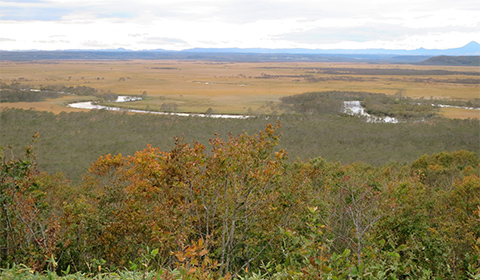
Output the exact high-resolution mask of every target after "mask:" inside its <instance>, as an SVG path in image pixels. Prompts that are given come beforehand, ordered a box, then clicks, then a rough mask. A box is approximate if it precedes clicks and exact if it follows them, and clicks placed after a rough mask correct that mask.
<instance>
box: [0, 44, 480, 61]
mask: <svg viewBox="0 0 480 280" xmlns="http://www.w3.org/2000/svg"><path fill="white" fill-rule="evenodd" d="M435 56H454V57H459V56H480V44H478V43H477V42H470V43H469V44H467V45H465V46H463V47H461V48H453V49H446V50H440V49H424V48H420V49H416V50H387V49H364V50H358V49H351V50H341V49H337V50H320V49H263V48H246V49H241V48H194V49H187V50H182V51H170V50H163V49H155V50H141V51H133V50H127V49H122V48H120V49H113V50H112V49H110V50H58V51H39V50H30V51H0V60H13V61H30V60H53V59H57V60H65V59H181V60H211V61H250V62H268V61H311V62H370V63H420V62H424V61H426V60H428V59H430V58H432V57H435ZM460 61H470V62H466V63H472V61H473V64H472V65H477V61H478V58H466V59H460ZM430 63H432V64H433V63H435V64H438V63H440V64H441V63H447V64H450V63H454V64H455V63H457V64H458V63H460V64H458V65H469V64H465V62H459V60H458V58H452V59H445V58H444V59H440V60H434V61H433V62H432V61H431V62H430ZM462 63H463V64H462Z"/></svg>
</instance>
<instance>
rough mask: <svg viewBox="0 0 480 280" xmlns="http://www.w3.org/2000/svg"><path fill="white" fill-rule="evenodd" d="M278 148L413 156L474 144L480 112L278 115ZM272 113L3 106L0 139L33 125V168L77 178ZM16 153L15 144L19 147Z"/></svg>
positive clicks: (307, 153) (15, 137)
mask: <svg viewBox="0 0 480 280" xmlns="http://www.w3.org/2000/svg"><path fill="white" fill-rule="evenodd" d="M278 119H279V120H280V121H281V123H282V128H281V129H280V130H279V131H280V132H281V133H283V137H282V141H281V143H280V146H281V148H284V149H286V150H288V151H289V153H290V155H291V157H290V158H291V159H293V160H294V159H296V158H297V157H298V158H300V159H304V160H306V159H309V158H313V157H316V156H322V157H323V158H325V159H327V160H331V161H340V162H342V163H344V164H345V163H352V162H356V161H363V162H366V163H369V164H373V165H382V164H385V163H388V162H392V161H398V162H411V161H413V160H415V159H416V158H418V157H420V156H421V155H423V154H426V153H428V154H432V153H438V152H441V151H454V150H461V149H465V150H469V151H473V152H476V153H477V152H478V151H480V143H479V141H478V135H479V133H480V125H479V121H478V120H458V119H457V120H449V119H436V120H435V121H433V122H424V123H421V122H418V123H399V124H374V123H365V122H364V121H363V120H361V119H358V118H355V117H350V116H338V115H323V116H319V115H282V116H280V117H278ZM270 121H271V120H267V119H266V118H262V117H258V118H251V119H246V120H234V119H213V118H198V117H187V118H182V117H176V116H157V115H147V114H136V115H130V114H126V113H125V114H123V113H114V112H109V111H91V112H87V113H83V112H78V113H61V114H59V115H54V114H52V113H48V112H38V111H33V110H19V109H5V110H3V111H2V112H1V113H0V123H1V126H2V129H1V130H0V145H3V146H6V145H9V144H14V147H17V148H18V147H22V146H26V145H27V144H28V142H29V139H30V137H31V135H32V133H33V132H34V131H38V132H39V133H40V135H41V141H40V143H39V145H38V149H37V152H38V154H39V161H38V168H39V169H40V170H42V171H47V172H49V173H56V172H59V171H62V172H64V173H65V174H67V176H68V177H69V178H71V179H73V180H75V181H78V180H79V179H80V177H81V174H83V173H84V172H85V171H86V170H87V168H88V166H89V165H90V164H91V163H92V162H93V161H94V160H95V159H96V158H98V156H100V155H104V154H107V153H112V154H117V153H122V154H124V155H132V154H133V153H134V152H135V151H137V150H141V149H143V148H145V147H146V145H147V144H151V145H153V146H156V147H159V148H160V149H162V150H168V149H170V148H171V147H172V145H173V143H172V139H173V137H174V136H181V135H184V136H185V140H186V141H187V142H190V141H192V140H194V139H195V140H197V141H199V142H201V143H205V144H206V143H208V139H209V138H210V137H211V135H213V134H214V133H215V132H217V133H219V135H228V133H229V132H232V133H233V134H234V135H236V134H239V133H241V132H242V130H245V131H247V132H250V133H253V132H255V131H258V130H260V129H261V128H262V127H264V125H265V124H266V123H268V122H270ZM16 153H17V154H18V153H19V151H18V150H17V151H16Z"/></svg>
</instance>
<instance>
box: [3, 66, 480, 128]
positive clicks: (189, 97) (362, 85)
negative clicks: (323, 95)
mask: <svg viewBox="0 0 480 280" xmlns="http://www.w3.org/2000/svg"><path fill="white" fill-rule="evenodd" d="M0 68H1V81H2V82H4V83H11V82H13V81H18V82H20V83H22V84H28V85H31V86H34V87H40V86H41V85H43V86H45V85H54V84H56V85H65V86H77V85H84V86H89V87H93V88H96V89H98V90H101V91H104V92H107V91H110V92H114V93H118V94H122V95H128V94H135V95H141V94H142V93H143V92H144V91H145V92H146V93H147V96H148V97H149V98H148V99H146V100H144V101H139V102H133V103H128V104H123V105H124V106H129V107H131V108H136V109H147V108H149V109H156V110H159V108H160V106H161V105H162V104H163V103H173V102H174V103H176V104H178V111H183V112H205V111H206V110H207V109H208V108H212V109H213V110H214V112H216V113H236V114H245V113H247V112H248V111H249V108H250V109H251V110H253V111H257V112H258V111H260V110H262V109H261V107H262V106H264V105H266V104H267V103H269V102H274V103H275V102H278V101H279V99H280V98H281V97H282V96H287V95H293V94H300V93H304V92H311V91H329V90H339V91H345V90H348V91H366V92H375V93H385V94H395V93H397V92H399V91H401V92H402V94H403V95H404V96H409V97H415V98H421V97H423V98H436V99H437V98H455V99H467V100H473V99H475V98H480V89H479V86H478V84H459V83H447V82H444V81H445V80H448V79H467V78H470V79H471V78H477V79H478V76H467V75H439V76H433V75H423V76H420V75H414V76H412V75H410V76H408V75H405V76H399V75H350V74H337V75H331V74H325V73H322V72H321V71H320V72H318V71H312V68H364V69H371V68H375V69H384V70H388V69H392V68H393V69H417V70H448V71H468V72H480V69H479V68H478V67H457V66H417V65H407V64H405V65H400V64H398V65H397V64H363V63H357V64H353V63H317V62H308V63H299V62H284V63H281V62H276V63H241V62H235V63H233V62H232V63H229V62H207V61H167V60H155V61H154V60H129V61H98V60H97V61H55V62H53V61H36V62H11V61H1V62H0ZM262 75H263V76H265V75H270V77H272V78H269V79H265V78H262ZM304 75H311V76H313V77H315V78H319V79H323V80H322V81H314V82H312V81H308V80H306V79H305V78H304ZM338 77H340V78H341V79H334V78H338ZM419 80H420V81H419ZM160 97H161V98H160ZM84 99H85V97H77V96H75V97H73V96H67V97H63V98H60V99H52V100H47V101H44V102H21V103H0V109H1V108H6V107H17V108H24V109H29V108H35V109H37V110H46V111H52V112H55V113H58V112H61V111H67V112H69V111H78V110H79V109H73V108H68V107H66V106H65V105H66V104H67V103H69V102H72V101H76V100H84ZM441 112H442V113H443V114H444V115H445V116H446V117H452V118H479V119H480V112H479V111H473V112H472V111H471V110H463V109H452V108H445V109H442V111H441Z"/></svg>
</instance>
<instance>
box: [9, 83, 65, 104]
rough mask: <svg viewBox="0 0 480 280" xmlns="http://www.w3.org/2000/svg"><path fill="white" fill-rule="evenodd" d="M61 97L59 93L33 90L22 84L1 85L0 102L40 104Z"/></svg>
mask: <svg viewBox="0 0 480 280" xmlns="http://www.w3.org/2000/svg"><path fill="white" fill-rule="evenodd" d="M60 95H61V94H60V93H59V92H53V91H45V92H41V91H37V90H32V88H30V86H28V85H22V84H20V83H11V84H6V83H0V102H38V101H44V100H45V99H47V98H58V97H59V96H60Z"/></svg>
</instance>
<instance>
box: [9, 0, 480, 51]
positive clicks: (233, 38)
mask: <svg viewBox="0 0 480 280" xmlns="http://www.w3.org/2000/svg"><path fill="white" fill-rule="evenodd" d="M0 11H1V12H0V24H1V26H2V28H1V29H0V38H4V39H3V41H2V45H1V46H0V48H1V49H4V50H11V49H78V48H121V47H122V48H127V49H136V50H139V49H156V48H164V49H185V48H192V47H243V48H247V47H266V48H292V47H303V48H323V49H326V48H353V47H355V48H371V47H375V48H382V47H383V48H408V49H413V48H420V47H425V48H451V47H459V46H461V45H462V44H466V43H468V42H470V41H472V40H476V41H479V42H480V13H479V11H480V7H479V4H477V3H476V1H470V0H457V1H455V2H453V1H451V0H402V1H400V0H370V1H356V0H336V1H330V0H328V1H327V0H243V1H241V0H201V1H199V0H162V1H157V0H137V1H134V2H132V1H127V0H117V1H113V0H43V1H42V0H39V1H35V0H29V1H28V0H27V1H25V0H24V1H19V0H17V1H0ZM54 35H61V36H64V37H63V38H62V39H57V40H54V39H51V36H54ZM133 35H135V36H133Z"/></svg>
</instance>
